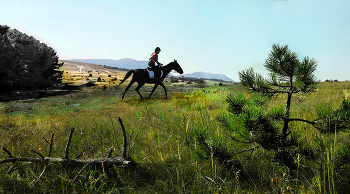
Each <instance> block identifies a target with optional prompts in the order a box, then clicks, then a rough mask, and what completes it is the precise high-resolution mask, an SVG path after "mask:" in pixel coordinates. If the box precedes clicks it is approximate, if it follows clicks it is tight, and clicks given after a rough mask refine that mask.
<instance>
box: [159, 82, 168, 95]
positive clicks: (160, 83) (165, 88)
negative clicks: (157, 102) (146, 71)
mask: <svg viewBox="0 0 350 194" xmlns="http://www.w3.org/2000/svg"><path fill="white" fill-rule="evenodd" d="M160 85H161V86H162V87H163V89H164V92H165V98H168V94H167V92H166V87H165V85H164V84H163V83H160Z"/></svg>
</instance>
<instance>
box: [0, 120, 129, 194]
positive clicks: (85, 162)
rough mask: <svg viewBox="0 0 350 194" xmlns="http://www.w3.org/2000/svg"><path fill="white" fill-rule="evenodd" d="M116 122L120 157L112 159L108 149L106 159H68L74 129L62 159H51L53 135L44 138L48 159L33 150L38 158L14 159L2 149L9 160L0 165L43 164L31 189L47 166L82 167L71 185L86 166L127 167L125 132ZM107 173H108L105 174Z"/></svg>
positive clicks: (7, 151)
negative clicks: (121, 148) (49, 138)
mask: <svg viewBox="0 0 350 194" xmlns="http://www.w3.org/2000/svg"><path fill="white" fill-rule="evenodd" d="M118 121H119V124H120V127H121V130H122V132H123V150H122V157H112V152H113V149H112V148H110V149H109V152H108V155H107V157H106V158H92V159H78V157H76V158H74V159H70V158H69V147H70V142H71V140H72V136H73V133H74V129H75V128H74V127H73V128H71V130H70V134H69V138H68V141H67V145H66V148H65V152H64V157H63V158H54V157H51V152H52V146H53V138H54V133H53V134H52V136H51V141H50V142H49V141H47V140H46V139H45V138H44V139H45V141H46V142H47V143H48V144H49V146H50V147H49V149H50V150H49V153H48V155H49V157H44V156H43V155H42V154H41V153H39V152H36V151H34V150H30V151H31V152H34V153H36V154H38V155H39V156H40V158H32V157H14V156H13V155H12V154H11V152H10V151H9V150H7V149H6V148H5V147H3V148H2V149H3V150H4V151H5V152H6V153H7V155H8V156H9V158H5V159H2V160H1V159H0V164H4V163H16V162H30V163H38V164H45V168H44V170H43V171H42V173H41V174H40V176H39V178H38V180H36V181H35V183H34V184H33V185H32V187H31V189H32V188H34V187H35V185H36V184H37V182H38V181H39V179H40V178H41V177H42V175H43V174H44V172H45V170H46V167H47V166H48V165H55V164H56V165H60V166H62V167H69V168H78V167H82V168H81V169H80V171H79V173H78V175H76V177H75V178H74V179H73V181H72V183H73V182H74V181H75V180H76V178H77V177H78V176H79V175H80V173H81V172H82V171H83V170H84V169H85V168H86V167H88V166H91V165H101V166H102V168H103V170H105V168H104V166H109V167H111V166H113V165H116V166H122V165H128V164H130V163H131V161H130V160H128V159H127V153H126V152H127V138H126V137H127V136H126V131H125V128H124V125H123V122H122V120H121V118H120V117H118ZM107 173H108V172H107Z"/></svg>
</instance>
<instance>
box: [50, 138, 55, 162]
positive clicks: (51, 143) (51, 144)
mask: <svg viewBox="0 0 350 194" xmlns="http://www.w3.org/2000/svg"><path fill="white" fill-rule="evenodd" d="M54 136H55V133H52V135H51V141H50V150H49V157H51V153H52V146H53V137H54Z"/></svg>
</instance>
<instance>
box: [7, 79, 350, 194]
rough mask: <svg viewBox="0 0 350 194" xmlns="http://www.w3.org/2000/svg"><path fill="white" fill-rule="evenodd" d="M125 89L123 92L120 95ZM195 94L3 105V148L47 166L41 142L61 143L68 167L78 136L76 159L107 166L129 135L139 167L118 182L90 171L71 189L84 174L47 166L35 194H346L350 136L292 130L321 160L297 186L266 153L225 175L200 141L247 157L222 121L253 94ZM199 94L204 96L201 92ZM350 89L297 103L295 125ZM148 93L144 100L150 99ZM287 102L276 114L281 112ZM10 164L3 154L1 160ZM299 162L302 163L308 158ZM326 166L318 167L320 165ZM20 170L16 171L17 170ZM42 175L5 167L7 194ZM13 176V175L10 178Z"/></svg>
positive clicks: (190, 90)
mask: <svg viewBox="0 0 350 194" xmlns="http://www.w3.org/2000/svg"><path fill="white" fill-rule="evenodd" d="M124 85H125V86H126V85H127V84H123V86H122V88H123V87H124V88H125V86H124ZM195 85H196V84H176V85H174V84H171V85H170V84H169V85H168V86H167V87H168V94H169V98H168V99H164V98H163V97H164V93H163V90H162V88H159V89H157V90H156V92H155V94H154V96H153V97H152V98H151V99H144V100H142V101H140V100H139V98H138V95H137V94H136V92H134V91H133V88H135V86H134V87H132V88H131V89H130V90H129V91H128V93H127V95H126V96H125V100H124V101H120V97H121V90H120V89H119V90H114V89H112V88H107V89H106V90H102V89H101V88H97V89H91V88H85V89H83V90H82V91H80V92H77V93H71V94H68V95H65V96H55V97H47V98H40V99H31V100H22V101H13V102H6V103H5V102H3V103H1V104H0V112H1V114H0V134H2V135H1V138H0V145H1V146H2V147H6V148H7V149H9V150H10V151H11V153H12V154H13V155H15V156H22V157H37V155H35V154H33V153H32V152H30V151H29V150H30V149H33V150H36V151H38V152H40V153H42V154H43V155H44V156H47V153H48V149H49V146H48V144H47V143H46V142H45V140H44V139H43V137H45V138H46V139H50V137H51V134H52V133H55V139H54V149H53V152H52V156H54V157H64V149H65V146H66V142H67V139H68V135H69V132H70V128H71V127H75V129H76V130H75V133H74V135H73V139H72V142H71V149H70V157H74V156H76V155H78V154H83V156H82V157H81V158H98V157H105V156H106V154H107V152H108V149H109V148H110V147H112V148H113V149H114V152H113V156H121V154H122V144H123V142H122V141H123V140H122V133H121V130H120V126H119V124H118V121H117V117H121V118H122V120H123V123H124V125H125V128H126V131H127V134H128V141H129V143H128V155H129V156H130V157H131V158H132V160H133V161H135V163H136V164H135V165H133V166H131V167H126V166H124V167H114V169H115V171H116V173H115V174H114V175H113V177H107V175H106V174H105V173H104V172H103V170H101V169H102V168H101V167H90V168H88V169H85V170H84V171H83V173H82V174H81V175H80V176H79V179H78V180H77V181H76V182H75V183H71V180H72V179H73V178H74V177H75V176H76V175H77V173H78V171H79V170H80V169H68V168H62V167H60V166H54V165H52V166H50V167H48V168H47V170H46V172H45V174H44V176H43V177H42V178H41V179H40V181H39V182H38V184H37V185H36V186H35V188H34V189H33V190H31V191H29V192H33V193H108V192H109V193H242V192H243V191H244V192H245V193H278V192H281V191H282V190H283V191H284V192H285V193H320V192H321V193H325V192H328V193H342V192H343V191H348V190H346V189H349V186H348V185H347V183H348V182H349V178H350V175H349V166H346V168H345V169H343V170H339V171H335V169H334V166H332V164H333V161H334V160H335V159H336V158H337V153H338V152H336V151H337V150H339V149H340V148H341V147H342V146H344V145H345V144H346V143H348V139H349V134H348V133H347V132H339V133H337V134H336V135H320V134H318V132H317V130H315V129H314V128H313V127H312V126H308V125H305V124H304V123H293V125H292V126H291V127H292V129H293V131H296V132H298V133H300V134H302V136H305V140H306V141H307V143H308V145H310V146H311V147H312V148H313V149H314V150H315V151H317V153H318V155H317V158H318V159H317V161H307V163H306V164H307V165H308V166H309V167H313V168H311V169H312V170H305V169H303V168H301V167H300V169H299V171H298V177H297V179H296V177H292V175H290V174H288V170H287V169H286V168H285V167H283V166H280V165H279V164H278V163H275V162H272V160H271V153H269V151H266V150H260V151H258V152H254V154H253V155H252V157H251V159H250V160H248V161H246V162H243V160H244V159H245V158H246V156H247V155H248V153H247V154H245V155H244V154H243V155H238V156H236V157H235V158H234V159H236V160H238V161H241V162H243V163H241V165H242V170H241V171H240V172H237V171H235V170H234V169H228V168H226V167H225V165H223V164H221V163H219V162H218V161H217V160H215V159H214V158H213V156H211V155H210V154H207V153H205V152H204V151H203V145H202V144H201V143H200V141H199V134H200V133H201V134H203V135H204V136H205V137H206V140H207V143H208V144H209V145H215V146H216V147H220V148H223V149H224V148H225V149H226V151H227V152H228V153H230V154H231V155H234V153H236V152H238V151H239V150H242V149H244V145H243V144H239V143H236V142H233V141H231V140H230V138H229V134H228V133H227V132H226V131H225V130H224V129H223V128H222V127H221V126H220V125H219V124H218V122H217V120H216V117H217V116H218V115H220V114H222V113H227V110H226V106H227V104H226V102H225V99H226V97H227V96H228V95H229V94H231V93H235V92H238V91H239V92H243V93H246V94H247V93H248V91H247V90H246V89H245V88H243V87H242V86H240V85H238V84H234V85H226V86H220V87H219V86H215V85H211V86H207V87H203V88H196V86H195ZM201 87H202V86H201ZM349 89H350V82H332V83H321V84H320V85H319V89H318V91H317V92H315V93H314V94H311V95H303V96H299V97H298V98H296V99H295V100H294V99H293V102H292V110H291V113H292V114H291V117H299V118H304V119H309V120H313V119H314V118H315V116H316V110H315V107H316V106H317V104H320V103H322V102H328V103H331V105H332V106H334V107H336V106H339V105H340V103H341V99H342V98H343V97H344V92H343V90H349ZM150 90H151V86H145V87H143V88H142V89H141V93H143V94H144V95H146V94H148V93H149V92H150ZM284 101H285V99H284V98H283V97H278V98H276V99H275V100H274V101H273V102H272V105H275V104H283V103H284ZM6 157H8V156H7V155H6V153H5V152H0V158H6ZM301 159H302V158H301ZM316 162H317V163H320V164H316ZM15 168H16V169H15ZM43 168H44V166H43V165H36V164H27V163H18V164H14V165H13V164H1V165H0V173H1V177H0V193H23V192H27V191H28V190H29V188H30V187H31V184H32V181H33V180H36V179H37V178H38V176H39V175H40V173H41V171H42V170H43ZM11 169H15V170H11Z"/></svg>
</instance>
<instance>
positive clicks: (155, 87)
mask: <svg viewBox="0 0 350 194" xmlns="http://www.w3.org/2000/svg"><path fill="white" fill-rule="evenodd" d="M158 86H159V84H154V87H153V89H152V92H151V93H150V94H149V96H148V98H151V96H152V94H153V92H154V90H156V89H157V87H158Z"/></svg>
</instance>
